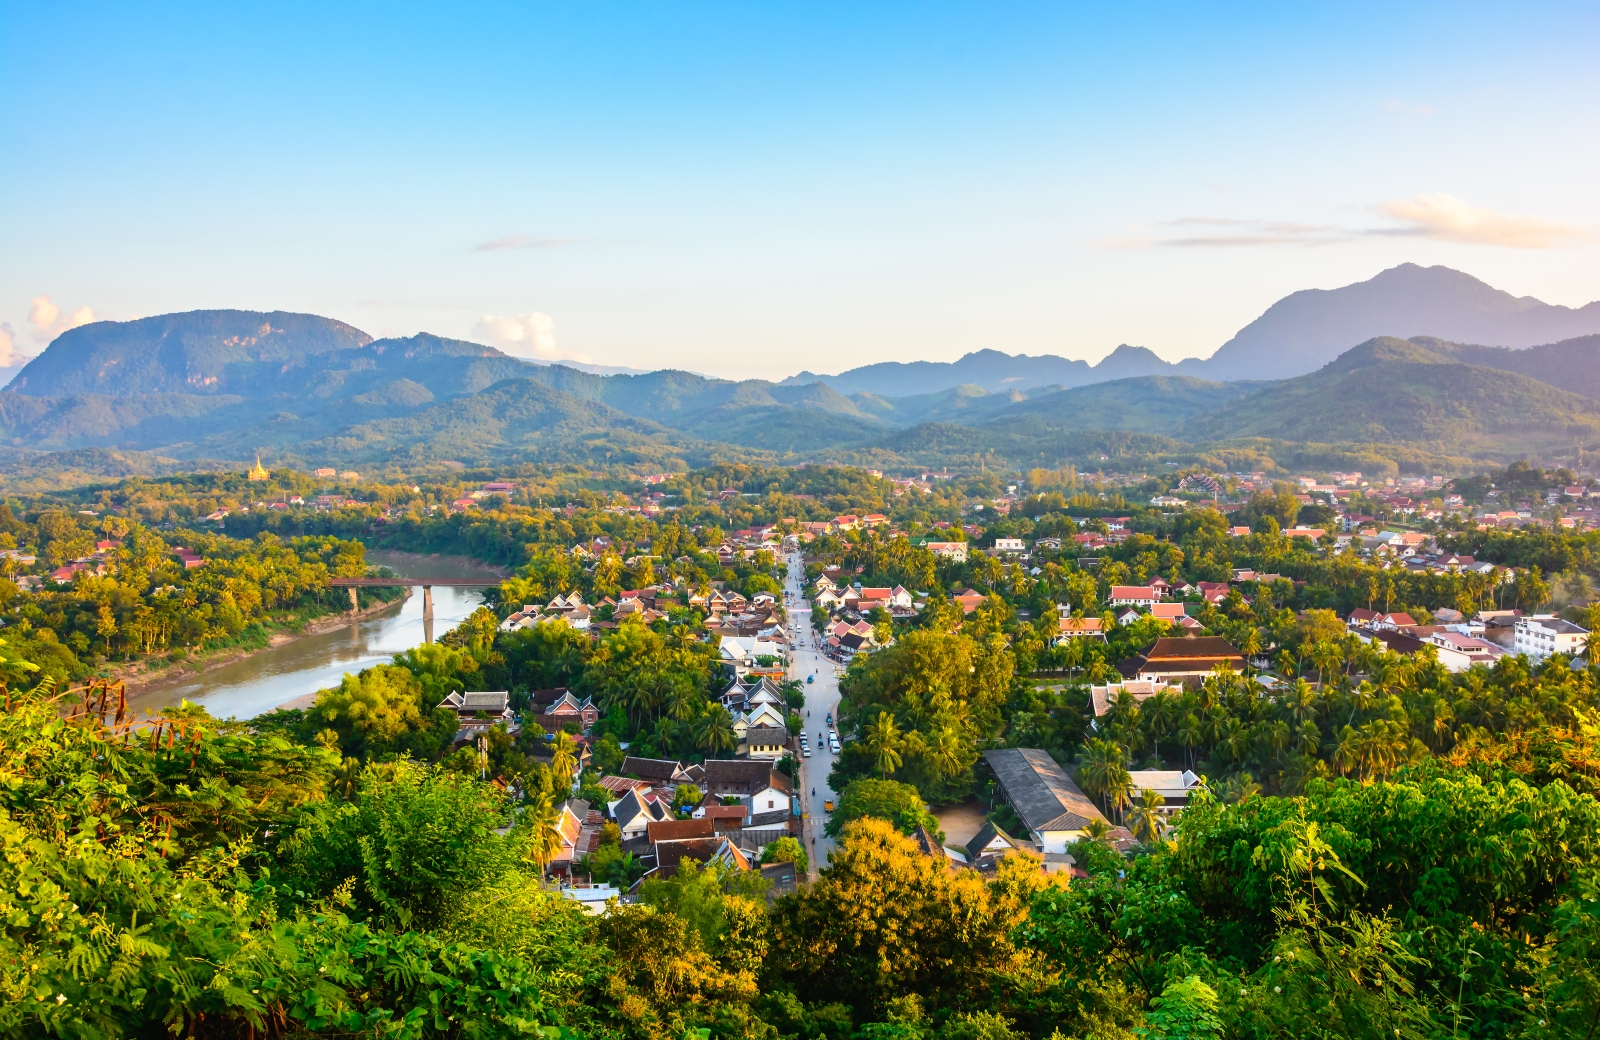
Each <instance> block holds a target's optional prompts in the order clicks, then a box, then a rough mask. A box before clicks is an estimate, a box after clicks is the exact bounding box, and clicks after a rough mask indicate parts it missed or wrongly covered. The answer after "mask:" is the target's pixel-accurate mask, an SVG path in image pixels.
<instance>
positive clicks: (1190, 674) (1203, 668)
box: [1117, 636, 1244, 682]
mask: <svg viewBox="0 0 1600 1040" xmlns="http://www.w3.org/2000/svg"><path fill="white" fill-rule="evenodd" d="M1219 665H1223V666H1226V667H1228V668H1231V669H1232V670H1233V671H1235V672H1239V671H1243V670H1244V657H1243V656H1241V655H1240V653H1239V651H1237V650H1235V649H1234V648H1233V644H1232V643H1229V642H1228V641H1227V640H1226V639H1223V638H1222V637H1220V636H1186V637H1183V638H1179V639H1157V640H1156V641H1155V645H1153V646H1151V647H1150V649H1149V650H1146V651H1145V652H1144V653H1143V654H1140V655H1139V656H1138V657H1135V658H1132V659H1130V660H1127V661H1124V662H1122V663H1121V664H1119V665H1118V666H1117V670H1118V671H1119V672H1121V673H1122V675H1123V677H1124V678H1126V679H1139V680H1143V681H1146V682H1172V681H1174V680H1176V681H1178V682H1183V681H1185V680H1192V681H1195V682H1198V681H1199V680H1201V679H1204V678H1205V677H1206V676H1208V675H1210V674H1211V673H1212V672H1213V671H1215V670H1216V669H1217V667H1218V666H1219Z"/></svg>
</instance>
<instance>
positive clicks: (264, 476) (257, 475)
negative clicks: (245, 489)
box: [246, 455, 271, 480]
mask: <svg viewBox="0 0 1600 1040" xmlns="http://www.w3.org/2000/svg"><path fill="white" fill-rule="evenodd" d="M246 475H247V476H248V477H249V478H250V479H251V480H270V479H271V474H269V473H268V472H267V470H266V467H265V466H263V465H261V456H260V455H257V456H256V464H255V465H254V466H251V467H250V472H249V473H248V474H246Z"/></svg>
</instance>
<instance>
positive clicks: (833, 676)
mask: <svg viewBox="0 0 1600 1040" xmlns="http://www.w3.org/2000/svg"><path fill="white" fill-rule="evenodd" d="M788 559H789V578H788V581H787V582H785V586H784V587H785V591H786V592H787V593H788V611H789V633H790V635H791V637H792V639H793V644H794V645H793V648H792V649H793V653H792V654H791V658H792V661H791V664H790V668H789V675H790V677H791V678H793V679H796V680H798V681H799V682H802V683H806V680H807V679H808V678H810V677H811V676H813V675H815V676H816V681H815V682H811V683H806V706H805V709H804V710H803V711H802V712H801V715H802V717H805V721H806V735H807V736H808V737H809V738H810V740H811V757H810V758H802V759H801V760H800V785H799V789H800V794H801V799H802V801H801V805H802V807H803V808H802V811H803V812H805V813H806V814H807V818H806V821H805V826H806V847H807V849H809V850H810V852H811V862H812V869H813V870H815V869H819V868H821V867H823V866H826V865H827V862H828V855H829V853H831V852H832V850H833V839H831V838H829V837H827V836H826V835H824V834H823V833H822V828H823V826H824V825H825V824H826V823H827V819H828V817H827V814H826V813H824V812H823V811H822V803H823V802H825V801H828V800H829V799H833V800H834V801H835V802H837V800H838V799H836V798H834V793H833V788H831V787H829V786H828V771H829V770H830V769H832V768H833V763H834V756H833V754H832V753H831V752H830V751H829V750H828V738H827V734H828V732H829V731H830V729H831V727H829V726H828V725H827V721H826V720H827V717H828V715H829V713H835V714H837V712H838V709H839V679H838V670H839V666H838V665H836V664H834V663H833V662H832V661H830V660H828V659H827V658H826V657H824V656H823V655H822V654H821V652H819V651H818V649H817V633H816V630H814V629H813V628H812V627H811V602H810V600H807V599H805V598H804V597H805V568H804V567H803V566H802V565H801V563H800V556H799V554H798V553H796V554H791V555H790V556H789V558H788ZM808 713H809V717H807V716H808ZM836 721H837V720H836ZM819 734H821V739H820V740H819V739H818V735H819ZM813 790H815V791H816V793H815V794H812V791H813ZM813 839H814V841H815V844H813Z"/></svg>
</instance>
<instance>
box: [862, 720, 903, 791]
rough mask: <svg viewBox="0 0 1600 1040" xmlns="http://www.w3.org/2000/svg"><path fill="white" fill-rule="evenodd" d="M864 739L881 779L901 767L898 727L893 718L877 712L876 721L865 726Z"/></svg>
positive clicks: (887, 777)
mask: <svg viewBox="0 0 1600 1040" xmlns="http://www.w3.org/2000/svg"><path fill="white" fill-rule="evenodd" d="M866 737H867V740H866V746H867V750H868V751H869V752H870V753H871V754H872V758H873V761H874V762H876V763H877V766H878V773H879V774H880V775H881V776H882V777H883V779H885V780H887V779H889V774H890V773H893V772H894V771H895V770H896V769H899V768H900V765H901V758H900V742H901V735H900V727H899V726H898V725H897V724H896V723H895V721H894V716H893V715H891V714H889V713H888V712H886V711H880V712H878V721H877V722H874V723H869V724H868V725H867V730H866Z"/></svg>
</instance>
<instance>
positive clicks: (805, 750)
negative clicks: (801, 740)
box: [800, 744, 811, 758]
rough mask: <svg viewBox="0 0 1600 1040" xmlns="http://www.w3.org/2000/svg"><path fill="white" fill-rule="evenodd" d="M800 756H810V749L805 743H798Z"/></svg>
mask: <svg viewBox="0 0 1600 1040" xmlns="http://www.w3.org/2000/svg"><path fill="white" fill-rule="evenodd" d="M800 757H801V758H810V757H811V749H810V748H809V747H807V746H806V745H804V744H801V745H800Z"/></svg>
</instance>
